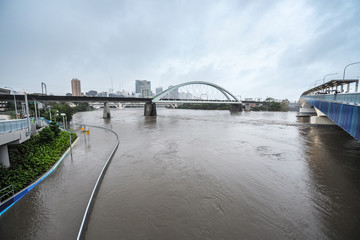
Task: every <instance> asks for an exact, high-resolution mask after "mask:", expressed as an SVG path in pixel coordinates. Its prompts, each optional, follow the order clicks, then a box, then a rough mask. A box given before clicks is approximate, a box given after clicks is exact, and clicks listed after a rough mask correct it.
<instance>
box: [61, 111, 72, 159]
mask: <svg viewBox="0 0 360 240" xmlns="http://www.w3.org/2000/svg"><path fill="white" fill-rule="evenodd" d="M60 115H61V116H62V117H63V125H64V118H65V116H66V114H65V113H60ZM65 119H66V123H67V118H65ZM66 125H67V124H66ZM64 126H65V125H64ZM64 130H66V127H64ZM68 132H69V139H70V154H71V160H72V159H73V155H72V146H71V144H72V143H71V132H70V131H68Z"/></svg>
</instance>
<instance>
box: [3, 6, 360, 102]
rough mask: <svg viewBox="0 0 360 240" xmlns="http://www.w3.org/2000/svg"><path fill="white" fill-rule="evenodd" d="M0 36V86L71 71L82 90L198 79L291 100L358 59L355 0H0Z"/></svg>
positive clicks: (351, 73)
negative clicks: (143, 80)
mask: <svg viewBox="0 0 360 240" xmlns="http://www.w3.org/2000/svg"><path fill="white" fill-rule="evenodd" d="M0 36H1V37H0V82H1V84H0V85H1V86H0V87H4V86H8V87H12V88H14V89H15V90H22V89H25V90H28V91H30V92H41V82H45V83H46V84H47V88H48V92H51V93H53V94H56V95H60V94H65V93H66V92H71V84H70V81H71V79H72V78H75V77H76V78H79V79H80V80H81V84H82V86H81V87H82V91H83V92H85V91H88V90H91V89H94V90H98V91H107V90H108V89H109V88H110V87H111V78H112V80H113V85H114V90H115V91H117V90H120V88H121V89H125V90H130V91H134V89H135V80H136V79H146V80H150V81H151V82H152V88H153V90H154V89H155V88H156V87H159V86H162V87H164V88H167V87H168V86H169V85H174V84H178V83H183V82H186V81H194V80H199V81H209V82H212V83H215V84H218V85H220V86H222V87H224V88H226V89H228V90H229V91H230V92H232V93H233V94H235V95H241V96H242V97H243V98H244V97H263V98H264V97H266V96H272V97H275V98H288V99H292V100H297V99H298V97H299V96H300V94H301V93H302V92H303V91H305V90H307V88H309V86H310V85H311V84H313V83H314V82H315V81H316V80H318V79H322V78H323V76H324V75H325V74H329V73H335V72H338V73H339V75H338V77H339V78H340V77H342V71H343V69H344V67H345V66H346V65H347V64H348V63H351V62H356V61H360V1H359V0H353V1H351V0H346V1H344V0H339V1H336V0H299V1H295V0H293V1H271V0H254V1H241V0H234V1H231V0H229V1H210V0H204V1H196V0H191V1H190V0H189V1H185V0H184V1H180V0H179V1H170V0H169V1H168V0H153V1H149V0H147V1H146V0H145V1H137V0H130V1H121V0H113V1H111V0H103V1H90V0H86V1H85V0H84V1H76V0H71V1H65V0H61V1H60V0H59V1H46V0H43V1H42V0H18V1H13V0H1V1H0ZM359 75H360V65H354V66H352V67H349V68H348V70H347V77H358V76H359ZM327 80H330V77H329V78H327Z"/></svg>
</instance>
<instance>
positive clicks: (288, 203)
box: [0, 108, 360, 240]
mask: <svg viewBox="0 0 360 240" xmlns="http://www.w3.org/2000/svg"><path fill="white" fill-rule="evenodd" d="M111 114H112V118H111V119H110V120H104V119H102V118H101V116H102V112H100V111H93V112H83V113H77V114H76V115H75V116H74V121H75V122H85V123H87V124H91V125H100V126H108V127H112V128H113V129H114V130H115V131H116V132H117V133H118V134H119V137H120V141H121V143H120V146H119V148H118V150H117V152H116V154H115V156H114V158H113V160H112V162H111V164H110V166H109V168H108V170H107V173H106V175H105V178H104V180H103V182H102V185H101V187H100V190H99V192H98V195H97V198H96V201H95V204H94V208H93V210H92V213H91V215H90V220H89V224H88V228H87V232H86V234H85V237H86V239H126V240H132V239H134V240H137V239H139V240H140V239H358V238H359V236H360V228H359V226H360V218H359V216H360V205H359V202H360V177H359V176H360V157H359V156H360V143H359V142H358V141H356V140H354V139H353V138H352V137H351V136H349V135H348V134H347V133H345V132H344V131H342V130H341V129H339V128H338V127H312V126H309V125H308V123H307V122H306V121H305V122H304V121H302V120H299V119H296V117H295V113H294V112H288V113H282V112H243V113H240V114H238V115H231V114H230V113H229V112H228V111H200V110H198V111H194V110H170V109H160V108H159V109H158V116H157V117H144V116H143V109H124V110H112V112H111ZM97 131H99V132H98V133H96V132H97ZM102 134H104V132H103V131H101V132H100V130H95V129H94V130H93V131H92V133H91V137H90V148H89V149H88V151H89V152H88V153H87V155H86V158H87V159H83V160H78V162H76V161H75V160H74V161H73V162H71V160H70V159H65V161H64V163H63V166H62V168H60V169H58V170H57V171H58V173H55V174H54V175H53V176H52V177H51V178H49V179H47V180H46V181H45V183H42V184H40V185H39V187H38V188H37V189H35V191H33V192H32V195H29V196H28V197H27V199H26V200H24V201H22V202H19V203H20V205H18V206H17V207H15V208H13V209H12V210H11V211H9V212H8V213H6V214H5V215H4V217H1V218H0V236H1V239H16V237H19V238H27V239H48V238H51V239H75V237H76V234H77V230H78V227H79V225H80V222H81V218H82V216H83V211H84V209H85V206H86V204H87V201H88V197H89V195H90V192H91V189H92V187H93V184H94V182H95V180H96V177H97V174H92V173H93V172H94V171H95V170H94V169H95V168H97V169H98V170H97V171H100V169H101V167H102V165H103V163H104V162H103V161H105V159H106V156H107V155H108V154H109V153H110V152H111V148H112V146H113V143H115V136H112V134H110V133H108V134H107V135H106V136H105V135H102ZM112 138H113V139H112ZM98 139H100V140H98ZM84 146H85V143H84V142H83V141H80V142H78V144H77V146H76V148H77V149H76V151H75V152H77V153H76V154H80V153H81V154H82V156H85V154H86V151H85V148H84ZM99 149H101V150H102V151H103V157H99V159H98V160H96V159H95V158H96V157H95V155H96V154H100V153H99V152H98V151H97V150H99ZM81 151H82V152H81ZM106 153H107V154H106ZM76 154H75V155H76ZM100 155H102V154H100ZM85 163H88V164H85ZM74 177H75V179H73V178H74ZM70 179H72V180H70ZM90 179H91V180H90ZM62 198H65V199H67V202H66V201H64V200H63V199H62ZM69 212H70V213H69ZM69 215H70V216H69ZM17 232H19V233H17ZM3 236H4V238H3ZM14 236H15V237H14Z"/></svg>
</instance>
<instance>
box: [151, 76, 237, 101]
mask: <svg viewBox="0 0 360 240" xmlns="http://www.w3.org/2000/svg"><path fill="white" fill-rule="evenodd" d="M152 102H153V103H232V104H241V101H240V100H239V99H237V98H236V97H235V96H234V95H233V94H232V93H230V92H229V91H228V90H226V89H224V88H222V87H220V86H219V85H216V84H213V83H210V82H204V81H191V82H186V83H181V84H179V85H176V86H173V87H170V88H169V89H166V90H165V91H163V92H161V93H159V94H157V95H155V96H154V97H153V99H152Z"/></svg>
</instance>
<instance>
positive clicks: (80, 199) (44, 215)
mask: <svg viewBox="0 0 360 240" xmlns="http://www.w3.org/2000/svg"><path fill="white" fill-rule="evenodd" d="M77 134H78V136H79V137H80V139H79V140H78V142H77V144H76V145H75V147H74V148H73V159H71V155H70V153H69V154H68V155H67V156H66V157H65V159H64V160H63V161H62V162H61V163H60V165H59V166H58V167H57V168H56V169H55V171H54V172H53V173H52V174H51V175H49V176H48V177H47V178H46V179H45V180H44V181H42V182H41V183H40V184H38V185H37V186H36V187H35V188H34V189H33V190H31V192H29V193H28V194H27V195H26V196H25V197H23V198H22V199H21V200H20V201H19V202H17V203H16V204H15V205H14V206H13V207H11V208H10V209H9V210H8V211H7V212H6V213H4V214H3V215H2V216H0V239H1V240H6V239H75V238H76V236H77V233H78V230H79V227H80V224H81V221H82V217H83V214H84V211H85V208H86V205H87V202H88V200H89V197H90V194H91V191H92V189H93V187H94V184H95V182H96V180H97V177H98V175H99V173H100V171H101V169H102V167H103V165H104V163H105V161H106V160H107V158H108V156H109V154H110V153H111V151H112V149H113V147H114V145H115V144H116V136H115V135H114V134H113V133H111V132H110V131H107V130H103V129H97V128H90V135H89V136H86V141H85V136H84V134H83V133H81V132H77ZM110 167H111V165H110Z"/></svg>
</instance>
